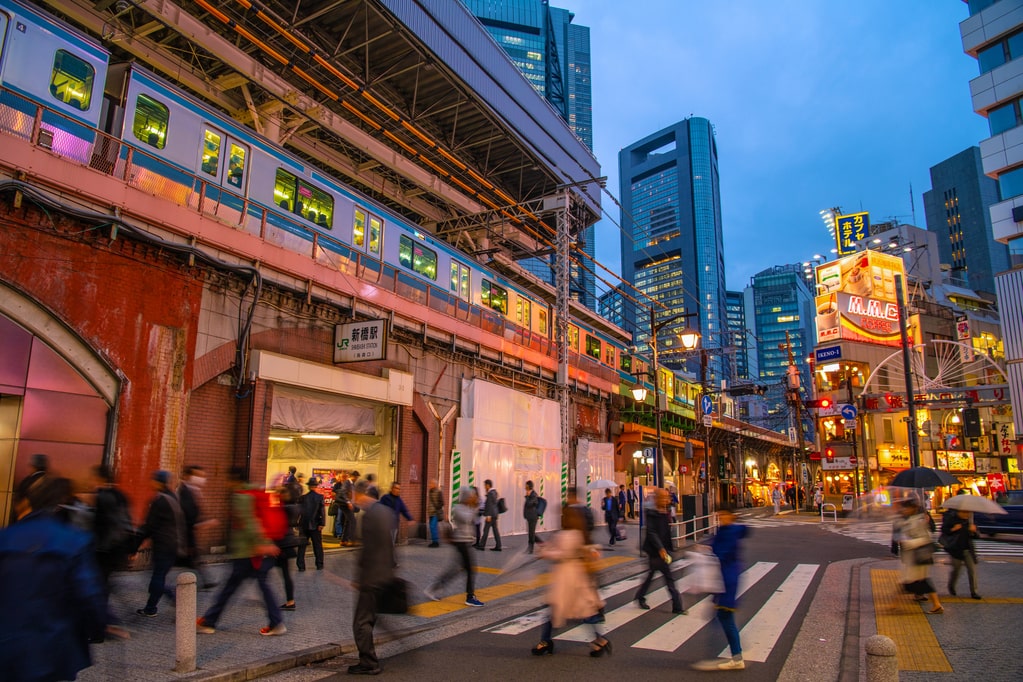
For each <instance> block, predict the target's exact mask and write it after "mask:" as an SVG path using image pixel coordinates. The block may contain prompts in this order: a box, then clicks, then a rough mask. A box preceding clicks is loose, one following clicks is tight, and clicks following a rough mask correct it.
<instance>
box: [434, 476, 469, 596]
mask: <svg viewBox="0 0 1023 682" xmlns="http://www.w3.org/2000/svg"><path fill="white" fill-rule="evenodd" d="M478 508H479V495H478V494H477V493H476V488H462V489H461V490H460V491H459V497H458V504H456V505H455V506H454V507H453V508H452V509H451V546H452V547H454V548H455V553H456V554H457V555H458V558H457V560H456V561H455V563H453V564H452V565H451V567H450V568H448V569H447V570H446V571H444V573H442V574H441V575H440V576H439V577H438V578H437V579H436V580H435V581H434V583H433V585H431V586H430V587H428V588H426V589H425V590H424V592H425V593H426V596H427V597H429V598H430V599H433V600H434V601H438V600H439V599H440V597H438V596H437V592H438V591H439V590H440V589H441V588H443V587H444V585H446V584H447V583H448V581H450V580H451V579H452V578H454V577H455V576H456V575H458V573H459V571H462V570H464V571H465V604H466V606H483V602H481V601H480V600H479V599H477V598H476V591H475V589H474V585H473V583H474V580H475V577H476V567H475V566H473V564H472V557H471V556H470V552H469V548H470V547H472V546H473V533H474V532H475V529H476V527H477V526H476V519H478V518H479V513H478V511H477V509H478Z"/></svg>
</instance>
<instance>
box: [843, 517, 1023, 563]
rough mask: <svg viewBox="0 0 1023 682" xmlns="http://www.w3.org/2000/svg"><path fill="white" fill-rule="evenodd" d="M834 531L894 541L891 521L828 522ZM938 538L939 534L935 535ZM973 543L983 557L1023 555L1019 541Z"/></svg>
mask: <svg viewBox="0 0 1023 682" xmlns="http://www.w3.org/2000/svg"><path fill="white" fill-rule="evenodd" d="M825 527H826V528H827V529H828V530H830V531H831V532H833V533H838V534H840V535H846V536H848V537H851V538H856V539H857V540H862V541H863V542H872V543H874V544H877V545H881V546H882V547H889V546H891V543H892V524H891V522H890V521H874V522H868V523H850V524H838V525H835V524H828V525H826V526H825ZM935 538H937V535H935ZM973 544H974V545H975V546H976V548H977V554H978V556H982V557H990V558H997V557H1023V544H1020V543H1018V542H1001V541H999V540H987V539H984V538H979V539H977V540H974V542H973Z"/></svg>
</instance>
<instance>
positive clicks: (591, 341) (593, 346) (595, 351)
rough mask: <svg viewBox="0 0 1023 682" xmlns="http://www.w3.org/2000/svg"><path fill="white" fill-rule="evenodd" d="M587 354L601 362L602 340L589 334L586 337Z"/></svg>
mask: <svg viewBox="0 0 1023 682" xmlns="http://www.w3.org/2000/svg"><path fill="white" fill-rule="evenodd" d="M586 354H587V355H589V356H590V357H591V358H597V359H598V360H600V339H595V338H593V337H592V336H590V335H589V334H587V335H586Z"/></svg>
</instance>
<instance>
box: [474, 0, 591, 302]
mask: <svg viewBox="0 0 1023 682" xmlns="http://www.w3.org/2000/svg"><path fill="white" fill-rule="evenodd" d="M462 2H463V3H464V4H465V6H466V8H467V9H468V10H469V11H470V12H471V13H472V14H473V15H475V16H476V18H477V19H479V21H480V23H481V24H483V26H484V27H485V28H486V29H487V32H489V33H490V35H491V37H493V39H494V40H495V41H496V42H497V44H498V45H500V46H501V47H502V48H503V49H504V51H505V52H506V53H507V54H508V57H509V59H511V61H512V63H514V64H515V66H516V67H518V69H519V71H521V72H522V75H523V76H525V78H526V80H528V81H529V82H530V83H531V84H532V85H533V87H534V88H536V91H537V92H538V93H540V95H541V96H543V97H544V98H545V99H546V100H547V101H548V102H549V103H550V104H551V106H552V107H554V109H555V110H556V111H557V112H558V113H559V114H561V118H563V119H564V120H565V122H566V123H567V124H568V126H569V127H570V128H571V129H572V132H574V133H575V135H576V137H578V138H579V139H580V140H582V142H583V144H585V145H586V146H587V148H589V149H590V150H591V151H592V149H593V97H592V94H591V81H590V29H589V27H587V26H580V25H578V24H574V23H572V20H573V19H574V18H575V15H574V14H573V13H572V12H569V11H568V10H565V9H559V8H557V7H551V6H550V4H549V3H548V1H547V0H500V1H497V0H462ZM595 239H596V226H595V225H591V226H589V227H587V228H586V229H585V230H583V232H582V234H581V235H580V242H581V245H580V246H581V250H582V251H583V253H585V254H586V255H587V256H588V257H589V258H590V259H593V258H594V257H595V256H596V244H595V243H594V242H595ZM552 258H553V256H549V255H548V256H538V257H535V258H528V259H525V260H523V261H521V262H520V265H521V266H522V267H523V268H524V269H525V270H527V271H529V272H530V273H532V274H534V275H536V276H537V277H539V278H540V279H541V280H543V281H545V282H548V283H553V281H554V270H553V265H552V263H551V259H552ZM586 265H587V267H586V268H582V267H579V266H578V265H576V264H573V266H572V268H571V280H572V285H571V294H572V297H573V298H575V299H576V300H578V301H579V302H580V303H582V304H583V305H585V306H586V307H588V308H590V309H591V310H596V307H597V300H596V281H595V278H594V275H593V272H592V270H593V267H592V263H590V262H587V263H586Z"/></svg>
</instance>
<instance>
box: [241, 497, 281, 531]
mask: <svg viewBox="0 0 1023 682" xmlns="http://www.w3.org/2000/svg"><path fill="white" fill-rule="evenodd" d="M242 492H243V493H245V494H246V495H252V498H253V503H254V506H255V507H256V518H258V519H259V523H260V525H261V526H262V527H263V533H264V534H265V535H266V536H267V537H268V538H270V539H271V540H273V541H274V542H277V541H278V540H283V539H284V537H285V536H286V535H288V532H289V531H290V530H291V526H290V524H289V523H288V514H287V512H286V511H285V510H284V505H282V504H281V496H280V495H278V494H277V493H269V492H267V491H265V490H243V491H242Z"/></svg>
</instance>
